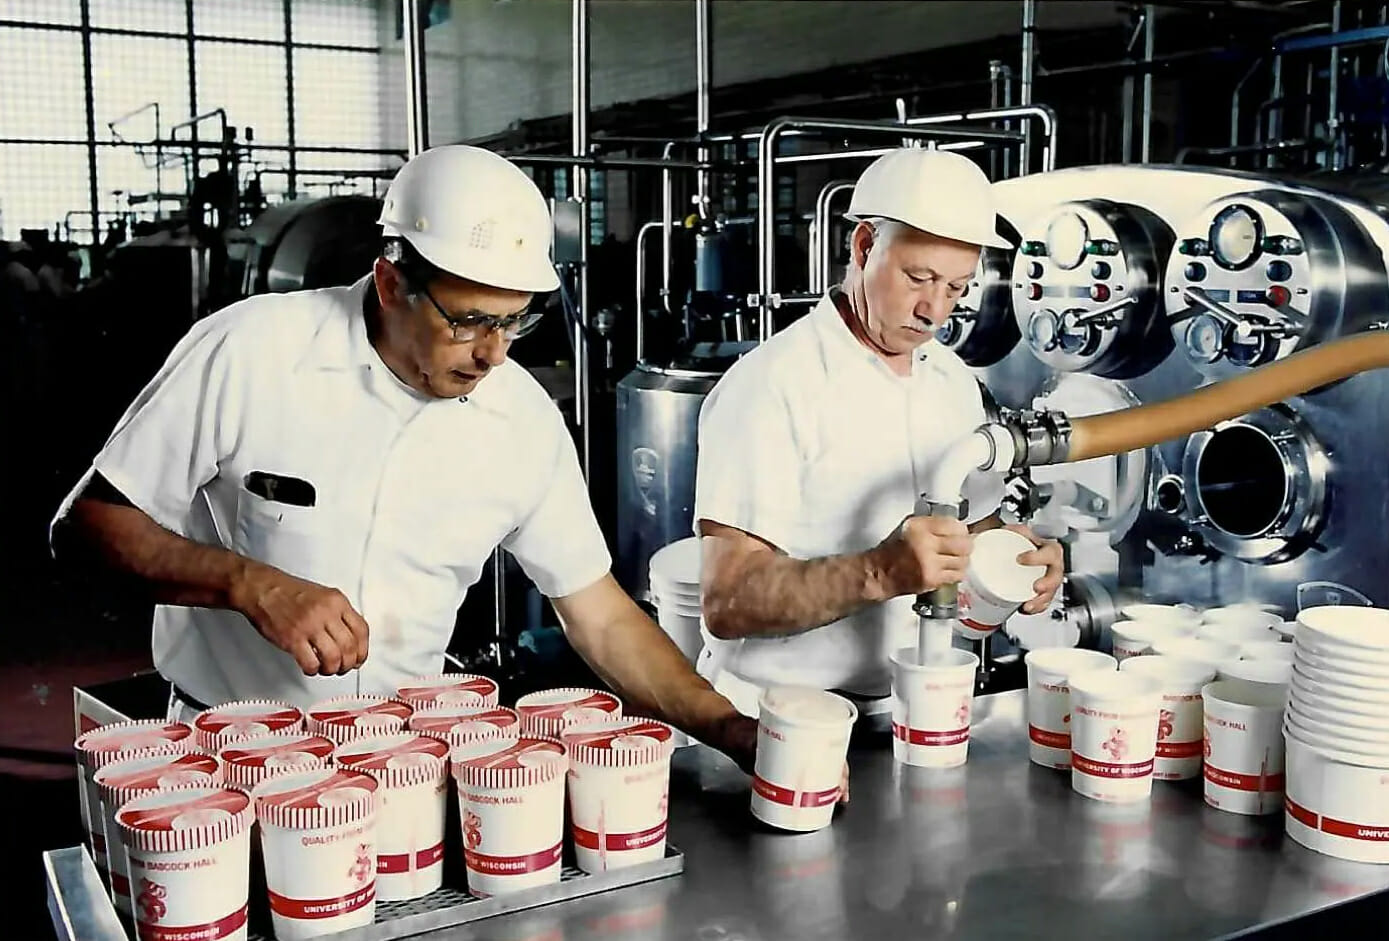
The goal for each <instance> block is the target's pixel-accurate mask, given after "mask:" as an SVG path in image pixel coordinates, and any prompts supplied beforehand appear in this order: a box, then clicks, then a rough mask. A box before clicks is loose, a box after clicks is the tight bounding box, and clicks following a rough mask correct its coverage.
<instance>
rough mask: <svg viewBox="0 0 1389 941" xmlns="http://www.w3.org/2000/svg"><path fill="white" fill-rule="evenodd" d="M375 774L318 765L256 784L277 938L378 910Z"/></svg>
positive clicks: (355, 923) (341, 924)
mask: <svg viewBox="0 0 1389 941" xmlns="http://www.w3.org/2000/svg"><path fill="white" fill-rule="evenodd" d="M378 787H379V785H377V783H376V779H375V778H373V777H372V776H371V775H369V774H367V773H365V772H362V771H354V770H352V769H350V768H318V769H315V770H313V771H299V772H295V773H292V774H282V775H277V776H276V777H273V778H269V779H267V780H265V781H262V782H261V783H260V784H258V785H257V786H256V788H255V790H253V791H252V792H251V796H252V798H253V799H254V800H255V807H256V819H257V820H258V821H259V822H260V830H261V849H262V852H263V853H264V855H265V882H266V885H267V887H268V894H269V896H270V920H271V923H272V925H273V927H274V929H275V937H276V938H277V939H278V941H300V939H303V938H313V937H317V936H319V935H323V934H332V933H333V932H336V931H346V930H347V929H349V928H359V927H361V926H362V925H369V924H371V923H372V921H373V920H374V919H375V917H376V805H377V797H376V792H377V789H378Z"/></svg>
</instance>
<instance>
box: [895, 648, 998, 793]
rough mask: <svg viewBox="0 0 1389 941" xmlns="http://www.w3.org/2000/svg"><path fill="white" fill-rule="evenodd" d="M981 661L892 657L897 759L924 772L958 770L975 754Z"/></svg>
mask: <svg viewBox="0 0 1389 941" xmlns="http://www.w3.org/2000/svg"><path fill="white" fill-rule="evenodd" d="M978 669H979V658H978V657H976V656H975V655H974V654H972V653H970V652H969V651H967V650H953V649H952V650H947V651H945V652H944V656H942V657H941V658H940V659H939V660H938V661H931V662H927V663H918V662H917V649H916V648H915V647H904V648H902V649H901V650H898V651H897V653H895V654H893V656H892V757H893V758H895V759H897V760H898V761H899V762H901V763H902V764H904V765H914V766H916V767H919V768H953V767H955V766H956V765H962V764H964V763H965V758H966V757H967V756H968V753H969V724H970V712H971V709H972V707H973V704H974V677H975V671H977V670H978Z"/></svg>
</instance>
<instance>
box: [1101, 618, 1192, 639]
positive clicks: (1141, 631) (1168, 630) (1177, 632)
mask: <svg viewBox="0 0 1389 941" xmlns="http://www.w3.org/2000/svg"><path fill="white" fill-rule="evenodd" d="M1112 630H1113V631H1114V633H1115V634H1117V635H1118V636H1120V637H1125V638H1128V639H1129V640H1137V641H1142V642H1144V643H1149V644H1151V643H1152V642H1153V641H1155V640H1157V639H1158V638H1160V637H1189V636H1191V624H1189V623H1188V622H1186V621H1177V620H1172V621H1160V620H1155V621H1142V620H1139V621H1116V622H1115V623H1114V627H1113V628H1112Z"/></svg>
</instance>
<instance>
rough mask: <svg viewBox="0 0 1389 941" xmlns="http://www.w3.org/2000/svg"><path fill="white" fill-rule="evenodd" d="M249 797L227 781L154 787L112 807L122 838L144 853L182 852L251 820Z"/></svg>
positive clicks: (209, 843)
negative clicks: (181, 787) (213, 784)
mask: <svg viewBox="0 0 1389 941" xmlns="http://www.w3.org/2000/svg"><path fill="white" fill-rule="evenodd" d="M251 816H252V815H251V799H250V797H248V796H247V795H246V794H244V793H242V792H241V791H237V790H234V789H232V788H226V787H199V788H190V789H188V790H181V791H155V792H154V793H153V794H145V795H143V796H140V797H136V798H135V799H133V800H131V801H129V802H128V803H126V804H124V805H123V806H122V807H121V809H120V810H118V811H116V826H117V827H119V828H120V831H121V837H122V839H123V840H124V841H125V844H126V845H127V846H129V847H130V848H132V849H137V850H141V851H143V852H146V853H181V852H184V851H185V850H195V849H202V848H203V847H207V846H213V845H216V844H217V843H221V842H224V841H226V840H229V839H231V838H232V837H234V836H236V835H237V834H239V833H241V832H242V831H243V830H245V829H246V828H247V827H249V826H250V825H251Z"/></svg>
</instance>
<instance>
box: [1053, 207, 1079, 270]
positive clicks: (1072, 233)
mask: <svg viewBox="0 0 1389 941" xmlns="http://www.w3.org/2000/svg"><path fill="white" fill-rule="evenodd" d="M1089 240H1090V227H1089V226H1088V225H1086V224H1085V220H1084V219H1083V218H1081V216H1080V214H1079V213H1075V212H1063V213H1061V214H1060V215H1058V216H1057V217H1056V218H1055V219H1053V220H1051V224H1050V225H1048V226H1047V254H1048V255H1049V256H1051V260H1052V261H1053V262H1055V263H1056V265H1057V266H1058V267H1060V268H1062V269H1064V270H1066V271H1070V270H1072V269H1074V268H1078V267H1080V263H1081V262H1082V261H1084V260H1085V243H1086V242H1088V241H1089Z"/></svg>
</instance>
